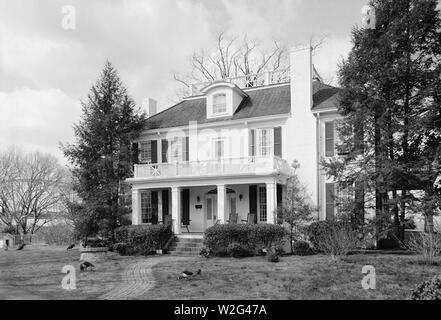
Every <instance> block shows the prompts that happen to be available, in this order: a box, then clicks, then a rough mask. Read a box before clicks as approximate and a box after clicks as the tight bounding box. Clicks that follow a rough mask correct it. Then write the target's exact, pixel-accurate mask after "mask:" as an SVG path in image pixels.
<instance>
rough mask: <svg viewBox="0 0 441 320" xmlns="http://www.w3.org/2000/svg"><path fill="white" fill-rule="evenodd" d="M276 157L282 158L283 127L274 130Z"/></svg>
mask: <svg viewBox="0 0 441 320" xmlns="http://www.w3.org/2000/svg"><path fill="white" fill-rule="evenodd" d="M274 155H275V156H276V157H282V127H277V128H274Z"/></svg>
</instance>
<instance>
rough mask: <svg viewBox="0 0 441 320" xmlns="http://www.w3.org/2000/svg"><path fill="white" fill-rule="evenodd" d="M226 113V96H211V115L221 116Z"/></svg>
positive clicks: (220, 94) (223, 94) (222, 94)
mask: <svg viewBox="0 0 441 320" xmlns="http://www.w3.org/2000/svg"><path fill="white" fill-rule="evenodd" d="M226 112H227V95H226V94H225V93H219V94H215V95H214V96H213V114H214V115H218V114H223V113H226Z"/></svg>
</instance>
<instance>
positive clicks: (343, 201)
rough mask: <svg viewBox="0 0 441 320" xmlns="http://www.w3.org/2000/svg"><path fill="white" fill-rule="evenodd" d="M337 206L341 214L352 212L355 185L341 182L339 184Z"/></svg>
mask: <svg viewBox="0 0 441 320" xmlns="http://www.w3.org/2000/svg"><path fill="white" fill-rule="evenodd" d="M336 191H337V199H336V205H337V208H338V212H339V213H345V212H350V211H351V210H352V205H353V201H354V196H355V189H354V184H353V183H351V182H339V183H338V184H337V190H336Z"/></svg>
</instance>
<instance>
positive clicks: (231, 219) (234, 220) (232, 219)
mask: <svg viewBox="0 0 441 320" xmlns="http://www.w3.org/2000/svg"><path fill="white" fill-rule="evenodd" d="M238 218H239V215H238V214H237V213H230V217H229V219H228V220H227V223H229V224H237V219H238Z"/></svg>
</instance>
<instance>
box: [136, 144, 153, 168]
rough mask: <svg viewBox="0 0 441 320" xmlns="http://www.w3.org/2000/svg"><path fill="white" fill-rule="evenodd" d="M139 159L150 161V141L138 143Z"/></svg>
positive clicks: (145, 161)
mask: <svg viewBox="0 0 441 320" xmlns="http://www.w3.org/2000/svg"><path fill="white" fill-rule="evenodd" d="M139 160H140V161H141V162H144V163H150V162H151V161H152V143H151V141H145V142H141V143H140V148H139Z"/></svg>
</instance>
